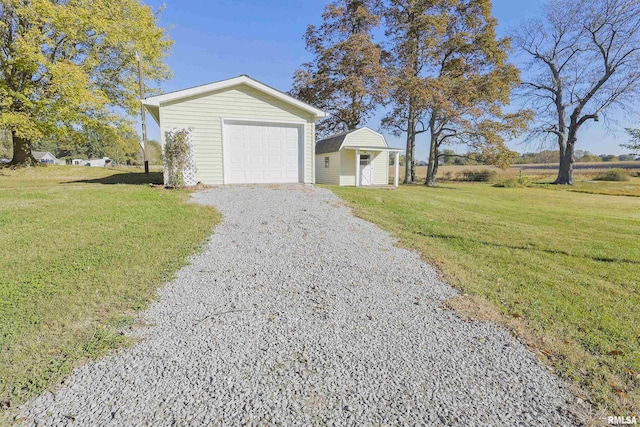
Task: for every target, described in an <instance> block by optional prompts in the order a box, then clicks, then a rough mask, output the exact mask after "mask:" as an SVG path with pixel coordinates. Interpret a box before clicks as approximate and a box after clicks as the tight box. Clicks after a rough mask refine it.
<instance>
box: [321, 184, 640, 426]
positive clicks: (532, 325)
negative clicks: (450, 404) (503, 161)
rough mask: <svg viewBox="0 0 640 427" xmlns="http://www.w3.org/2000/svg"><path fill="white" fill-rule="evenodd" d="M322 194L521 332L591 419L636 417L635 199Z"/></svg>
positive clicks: (491, 193)
mask: <svg viewBox="0 0 640 427" xmlns="http://www.w3.org/2000/svg"><path fill="white" fill-rule="evenodd" d="M329 188H330V189H331V190H332V191H334V192H335V193H336V194H337V195H338V196H340V197H341V198H342V199H343V200H345V201H346V202H347V204H348V205H350V206H351V207H352V209H353V210H354V213H355V214H356V215H358V216H360V217H362V218H364V219H366V220H368V221H371V222H373V223H375V224H378V225H379V226H381V227H382V228H384V229H386V230H387V231H389V232H391V233H392V234H393V235H394V236H395V237H397V238H398V239H399V240H400V242H401V243H402V244H403V245H405V246H408V247H410V248H412V249H415V250H418V251H419V252H421V253H422V254H423V256H424V257H425V258H426V259H427V260H429V261H430V262H431V263H432V264H435V265H436V266H437V267H438V268H439V270H440V271H441V272H442V274H443V275H444V276H445V278H446V279H447V280H448V281H449V283H451V284H453V285H454V286H456V287H457V288H458V289H460V290H461V291H462V292H465V293H468V294H470V295H471V298H475V299H478V300H480V301H481V302H482V303H485V304H486V303H487V302H488V305H490V306H491V309H492V310H494V311H495V313H496V316H495V319H496V320H499V319H503V320H504V321H503V322H502V323H506V324H511V325H521V326H524V328H523V329H524V330H522V331H520V332H522V333H520V334H519V335H520V336H521V337H522V338H523V341H525V342H526V343H527V344H529V345H530V346H532V347H534V348H536V349H537V353H538V354H540V355H542V356H543V357H545V358H546V359H547V361H548V362H549V363H551V364H552V365H553V367H554V368H555V370H556V372H557V373H559V375H560V376H562V377H563V378H565V379H568V380H570V381H571V382H572V383H573V384H574V385H576V386H577V391H578V394H579V395H581V396H580V397H582V398H583V399H585V400H587V401H590V402H591V403H593V404H594V406H595V408H596V410H597V411H600V413H599V414H594V416H595V417H600V419H601V421H602V418H601V417H602V415H603V414H605V415H611V416H613V415H625V416H628V415H634V414H635V415H636V416H637V415H638V408H639V407H640V335H639V334H640V326H639V325H640V310H639V309H638V307H640V274H639V273H640V245H638V242H639V241H640V200H639V199H637V198H633V197H620V196H604V195H594V194H583V193H574V192H569V191H554V190H551V189H545V188H515V189H509V188H495V187H491V186H489V185H486V184H447V185H446V186H442V187H439V188H431V189H430V188H425V187H423V186H401V187H400V188H399V189H397V190H394V191H389V190H383V189H363V188H354V187H329ZM454 305H455V304H454ZM457 305H458V306H461V304H460V303H458V304H457ZM477 309H478V307H477V305H476V307H474V308H473V309H472V310H477ZM475 317H476V318H477V317H478V316H475ZM512 329H517V327H516V328H512ZM516 332H517V331H516ZM605 420H606V417H605Z"/></svg>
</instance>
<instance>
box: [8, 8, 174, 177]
mask: <svg viewBox="0 0 640 427" xmlns="http://www.w3.org/2000/svg"><path fill="white" fill-rule="evenodd" d="M157 20H158V16H157V14H156V13H155V12H154V11H153V10H152V9H151V8H150V7H149V6H145V5H143V4H142V3H140V2H139V1H138V0H90V1H88V0H0V127H2V128H4V129H8V130H10V131H11V134H12V139H13V160H12V163H13V164H14V165H28V164H32V163H33V162H34V159H33V157H32V155H31V145H32V141H34V140H37V139H40V138H44V137H47V138H56V139H58V140H65V139H69V138H73V136H74V135H75V134H77V133H78V132H82V131H83V129H95V128H104V126H113V127H115V128H119V127H121V126H123V125H126V123H127V121H126V119H125V117H124V116H126V115H132V114H135V112H136V111H137V110H138V109H139V107H140V104H139V99H138V86H137V61H136V54H139V55H140V56H141V57H142V60H143V67H144V74H145V76H146V77H147V78H148V79H149V80H153V81H156V82H159V81H161V80H163V79H166V78H168V77H169V70H168V68H167V66H166V65H165V64H164V59H165V57H166V55H167V53H168V50H169V48H170V46H171V41H170V40H169V39H168V36H167V33H166V31H165V30H163V29H162V28H159V27H158V25H157Z"/></svg>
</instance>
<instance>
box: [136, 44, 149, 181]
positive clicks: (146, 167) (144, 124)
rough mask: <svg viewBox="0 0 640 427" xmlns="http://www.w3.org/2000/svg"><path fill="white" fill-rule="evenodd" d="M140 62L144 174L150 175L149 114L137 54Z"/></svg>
mask: <svg viewBox="0 0 640 427" xmlns="http://www.w3.org/2000/svg"><path fill="white" fill-rule="evenodd" d="M136 59H137V60H138V83H139V86H140V119H141V121H142V159H143V161H144V173H145V174H147V175H148V174H149V156H148V155H147V154H148V153H147V113H146V111H145V110H144V105H143V104H142V100H143V99H144V80H143V79H142V58H141V57H140V54H139V53H137V52H136Z"/></svg>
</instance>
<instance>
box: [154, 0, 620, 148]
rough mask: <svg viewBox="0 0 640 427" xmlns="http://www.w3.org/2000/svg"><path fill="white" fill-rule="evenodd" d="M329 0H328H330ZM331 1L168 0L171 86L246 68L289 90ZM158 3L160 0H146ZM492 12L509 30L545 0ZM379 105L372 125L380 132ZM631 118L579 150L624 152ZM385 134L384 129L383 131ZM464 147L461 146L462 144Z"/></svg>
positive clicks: (500, 3)
mask: <svg viewBox="0 0 640 427" xmlns="http://www.w3.org/2000/svg"><path fill="white" fill-rule="evenodd" d="M327 2H328V1H327ZM327 2H325V1H318V0H314V1H308V0H307V1H305V0H279V1H270V0H208V1H207V0H182V1H167V2H166V4H165V6H166V7H165V10H164V12H163V13H162V18H161V21H160V24H161V25H162V26H163V27H167V28H169V34H170V37H171V39H172V40H174V42H175V43H174V45H173V49H172V53H171V56H170V57H169V59H168V64H169V66H170V67H171V69H172V70H173V74H174V76H175V77H174V78H173V79H172V80H170V81H167V82H163V83H162V85H161V89H162V90H163V91H165V92H168V91H173V90H180V89H184V88H187V87H192V86H198V85H201V84H205V83H210V82H214V81H218V80H224V79H228V78H230V77H235V76H238V75H240V74H248V75H250V76H251V77H253V78H255V79H257V80H260V81H262V82H263V83H265V84H268V85H269V86H272V87H275V88H277V89H280V90H282V91H288V90H289V89H290V88H291V84H292V76H293V73H294V71H295V70H296V68H298V67H299V66H300V64H302V63H303V62H305V61H308V60H309V59H311V57H310V55H309V53H308V52H307V51H306V50H305V45H304V41H303V39H302V35H303V34H304V32H305V30H306V27H307V25H309V24H318V23H320V21H321V14H322V10H323V8H324V5H325V4H326V3H327ZM146 3H147V4H150V5H152V6H154V8H157V7H159V6H161V5H162V4H163V1H162V0H153V1H149V0H147V1H146ZM493 4H494V16H495V17H496V18H498V21H499V29H498V31H499V33H500V34H501V35H505V34H506V33H507V32H508V31H510V30H511V29H513V28H515V27H517V25H518V24H519V22H521V21H522V20H523V19H524V18H526V17H527V16H532V15H534V14H535V13H536V10H537V9H538V7H539V4H540V0H530V1H526V2H525V1H522V0H515V1H514V0H494V2H493ZM382 114H383V112H382V111H379V112H378V113H377V114H376V115H375V116H374V117H373V118H372V119H371V120H370V121H369V123H367V125H368V126H369V127H371V128H372V129H375V130H380V129H379V125H380V118H381V117H382ZM148 121H149V122H150V123H149V138H151V139H159V129H158V127H157V126H156V124H155V122H153V119H151V118H149V120H148ZM624 124H625V122H624V121H622V122H621V124H620V126H619V127H615V128H614V129H613V133H611V132H609V133H607V131H606V129H604V128H603V127H602V126H591V127H590V128H587V129H583V130H582V131H581V133H580V139H579V141H578V145H579V146H578V149H583V150H588V151H591V152H593V153H596V154H600V153H615V154H620V153H622V152H623V150H622V149H621V148H620V147H619V146H618V144H620V143H623V142H626V141H627V137H626V133H625V132H624V131H623V127H624ZM383 133H384V132H383ZM385 135H386V136H387V139H388V141H389V145H392V146H394V147H404V139H403V138H404V137H400V138H397V137H393V136H391V135H388V134H386V133H385ZM510 145H511V148H512V149H515V150H517V151H520V152H523V151H536V150H537V149H538V148H539V147H538V146H537V145H534V146H523V145H522V144H519V143H517V142H514V143H512V144H510ZM456 150H457V151H459V152H460V151H464V149H463V148H456ZM427 153H428V149H427V140H426V136H424V135H423V136H422V138H420V139H419V140H418V146H417V158H418V159H426V158H427V157H428V154H427Z"/></svg>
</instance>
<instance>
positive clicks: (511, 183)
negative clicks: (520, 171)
mask: <svg viewBox="0 0 640 427" xmlns="http://www.w3.org/2000/svg"><path fill="white" fill-rule="evenodd" d="M493 186H494V187H500V188H525V187H531V180H530V179H529V178H527V177H519V178H508V179H505V180H502V181H499V182H497V183H495V184H493Z"/></svg>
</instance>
